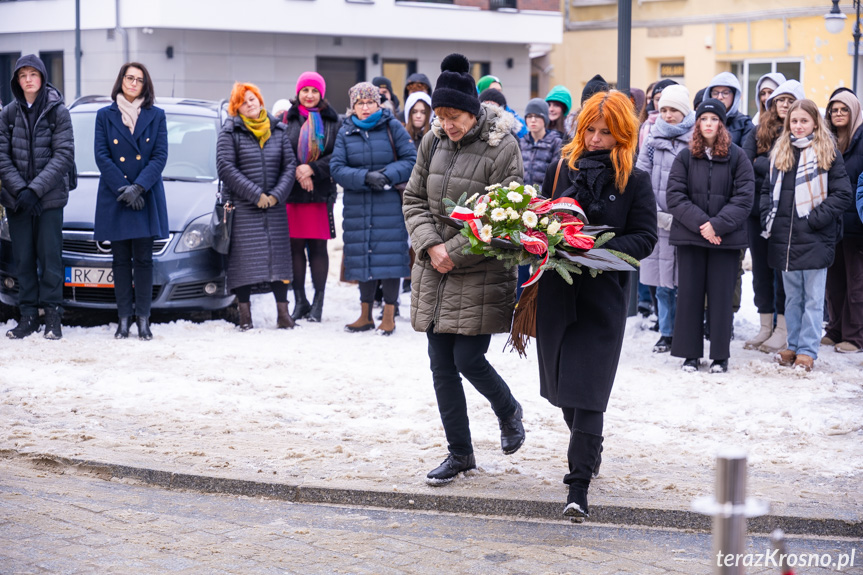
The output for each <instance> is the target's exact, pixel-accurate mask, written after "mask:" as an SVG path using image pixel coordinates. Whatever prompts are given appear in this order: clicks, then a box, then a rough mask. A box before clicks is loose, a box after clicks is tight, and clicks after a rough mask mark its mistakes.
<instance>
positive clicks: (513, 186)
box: [509, 182, 521, 190]
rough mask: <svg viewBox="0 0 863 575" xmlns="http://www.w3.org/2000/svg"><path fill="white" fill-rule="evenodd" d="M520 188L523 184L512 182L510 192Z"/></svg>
mask: <svg viewBox="0 0 863 575" xmlns="http://www.w3.org/2000/svg"><path fill="white" fill-rule="evenodd" d="M520 186H521V184H519V183H518V182H510V183H509V189H510V190H517V189H518V188H519V187H520Z"/></svg>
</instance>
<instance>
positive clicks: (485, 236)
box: [479, 224, 491, 242]
mask: <svg viewBox="0 0 863 575" xmlns="http://www.w3.org/2000/svg"><path fill="white" fill-rule="evenodd" d="M479 239H481V240H482V241H484V242H490V241H491V226H490V225H488V224H486V225H484V226H483V227H482V229H481V230H480V231H479Z"/></svg>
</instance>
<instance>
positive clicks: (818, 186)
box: [761, 134, 827, 238]
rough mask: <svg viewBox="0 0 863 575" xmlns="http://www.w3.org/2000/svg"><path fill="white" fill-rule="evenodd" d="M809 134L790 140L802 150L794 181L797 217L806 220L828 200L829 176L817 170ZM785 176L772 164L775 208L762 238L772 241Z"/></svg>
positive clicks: (771, 210)
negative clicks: (772, 229)
mask: <svg viewBox="0 0 863 575" xmlns="http://www.w3.org/2000/svg"><path fill="white" fill-rule="evenodd" d="M813 137H814V134H809V135H808V136H806V137H805V138H795V137H794V136H791V145H792V146H794V147H795V148H798V149H799V150H800V158H798V160H797V174H796V177H795V178H794V206H795V208H796V210H797V217H800V218H805V217H807V216H808V215H809V213H810V212H811V211H812V210H814V209H815V208H817V207H818V206H819V205H820V204H821V202H823V201H824V200H825V199H826V198H827V172H826V171H824V170H822V169H821V168H820V167H818V158H817V157H816V156H815V152H814V151H813V150H812V138H813ZM782 176H783V172H780V171H779V170H777V169H776V168H775V167H774V166H773V160H771V161H770V182H771V183H772V184H773V197H772V200H773V205H772V206H771V207H770V213H769V214H767V222H766V226H765V230H764V231H763V232H761V235H762V236H763V237H765V238H769V237H770V230H771V228H772V227H773V221H774V220H775V219H776V211H777V210H778V209H779V196H780V194H781V193H782Z"/></svg>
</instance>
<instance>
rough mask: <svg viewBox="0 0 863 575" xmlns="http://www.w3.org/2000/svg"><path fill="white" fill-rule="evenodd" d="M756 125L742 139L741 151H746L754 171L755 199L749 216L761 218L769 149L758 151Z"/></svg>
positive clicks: (768, 167)
mask: <svg viewBox="0 0 863 575" xmlns="http://www.w3.org/2000/svg"><path fill="white" fill-rule="evenodd" d="M756 132H758V127H757V126H756V128H755V129H754V130H752V131H751V132H749V133H748V134H746V138H745V139H744V140H743V145H742V146H741V148H743V151H744V152H746V157H747V158H749V161H750V162H752V169H753V171H754V172H755V201H753V202H752V209H751V210H750V211H749V217H751V218H755V219H760V218H761V190H762V189H763V188H764V178H766V177H767V174H768V172H769V171H770V150H768V151H766V152H762V153H760V154H759V153H758V140H757V134H756Z"/></svg>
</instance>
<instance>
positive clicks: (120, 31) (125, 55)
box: [114, 0, 131, 63]
mask: <svg viewBox="0 0 863 575" xmlns="http://www.w3.org/2000/svg"><path fill="white" fill-rule="evenodd" d="M114 15H115V17H116V22H115V24H114V30H115V31H116V32H117V34H119V35H120V36H122V37H123V62H124V63H125V62H130V61H131V60H130V59H129V34H128V33H127V32H126V29H125V28H123V27H122V26H121V25H120V0H114Z"/></svg>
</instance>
